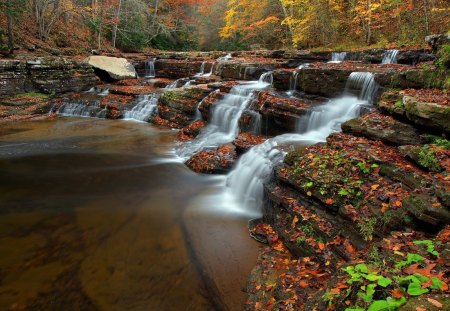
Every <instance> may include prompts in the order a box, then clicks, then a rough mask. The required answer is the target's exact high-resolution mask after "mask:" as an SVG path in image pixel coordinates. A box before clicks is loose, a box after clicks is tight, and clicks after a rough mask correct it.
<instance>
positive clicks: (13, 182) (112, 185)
mask: <svg viewBox="0 0 450 311" xmlns="http://www.w3.org/2000/svg"><path fill="white" fill-rule="evenodd" d="M174 137H175V132H173V131H170V130H161V129H157V128H155V127H152V126H151V125H148V124H146V123H137V122H126V121H112V120H102V119H89V118H58V119H56V120H53V121H50V120H39V121H26V122H20V123H6V124H2V125H0V176H1V179H0V254H2V255H1V256H0V309H1V310H8V309H11V310H221V309H225V310H242V304H243V302H244V300H245V295H244V293H243V292H242V288H244V287H245V282H246V278H247V276H248V274H249V272H250V269H251V267H252V265H253V264H254V263H255V260H256V253H257V248H258V245H257V244H256V243H255V242H253V241H252V240H251V239H250V238H249V237H248V234H247V230H246V227H245V226H246V220H247V219H246V218H245V217H237V216H236V215H232V214H231V213H227V212H226V211H223V210H221V209H220V202H216V201H215V200H211V199H208V198H214V195H215V194H217V193H220V187H221V186H220V184H221V182H222V180H221V179H220V178H219V179H217V178H213V177H208V176H204V175H198V174H194V173H192V172H191V171H189V170H188V169H187V168H186V167H185V166H184V165H183V164H181V163H177V162H176V161H174V160H173V157H172V155H171V152H172V150H173V148H174ZM205 198H206V199H205ZM218 207H219V209H218ZM218 210H219V211H218Z"/></svg>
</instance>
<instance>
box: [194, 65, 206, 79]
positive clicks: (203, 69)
mask: <svg viewBox="0 0 450 311" xmlns="http://www.w3.org/2000/svg"><path fill="white" fill-rule="evenodd" d="M205 64H206V62H202V65H201V66H200V71H199V72H198V73H197V74H196V75H195V77H201V76H203V75H204V74H205Z"/></svg>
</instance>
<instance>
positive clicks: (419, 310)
mask: <svg viewBox="0 0 450 311" xmlns="http://www.w3.org/2000/svg"><path fill="white" fill-rule="evenodd" d="M416 311H427V309H425V308H422V307H417V308H416Z"/></svg>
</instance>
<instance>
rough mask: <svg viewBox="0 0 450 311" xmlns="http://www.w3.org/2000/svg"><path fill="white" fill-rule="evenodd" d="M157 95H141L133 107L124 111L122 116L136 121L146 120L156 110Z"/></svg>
mask: <svg viewBox="0 0 450 311" xmlns="http://www.w3.org/2000/svg"><path fill="white" fill-rule="evenodd" d="M158 98H159V96H158V95H157V94H148V95H141V96H139V98H138V103H137V105H136V106H134V107H133V109H131V110H129V111H125V113H124V118H125V119H129V120H130V119H131V120H138V121H148V118H149V117H150V116H151V115H152V114H153V113H154V112H155V111H156V108H157V104H158Z"/></svg>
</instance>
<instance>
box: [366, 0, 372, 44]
mask: <svg viewBox="0 0 450 311" xmlns="http://www.w3.org/2000/svg"><path fill="white" fill-rule="evenodd" d="M367 11H368V14H369V16H368V19H367V40H366V42H367V45H370V42H371V41H372V28H371V26H372V1H371V0H367Z"/></svg>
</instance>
